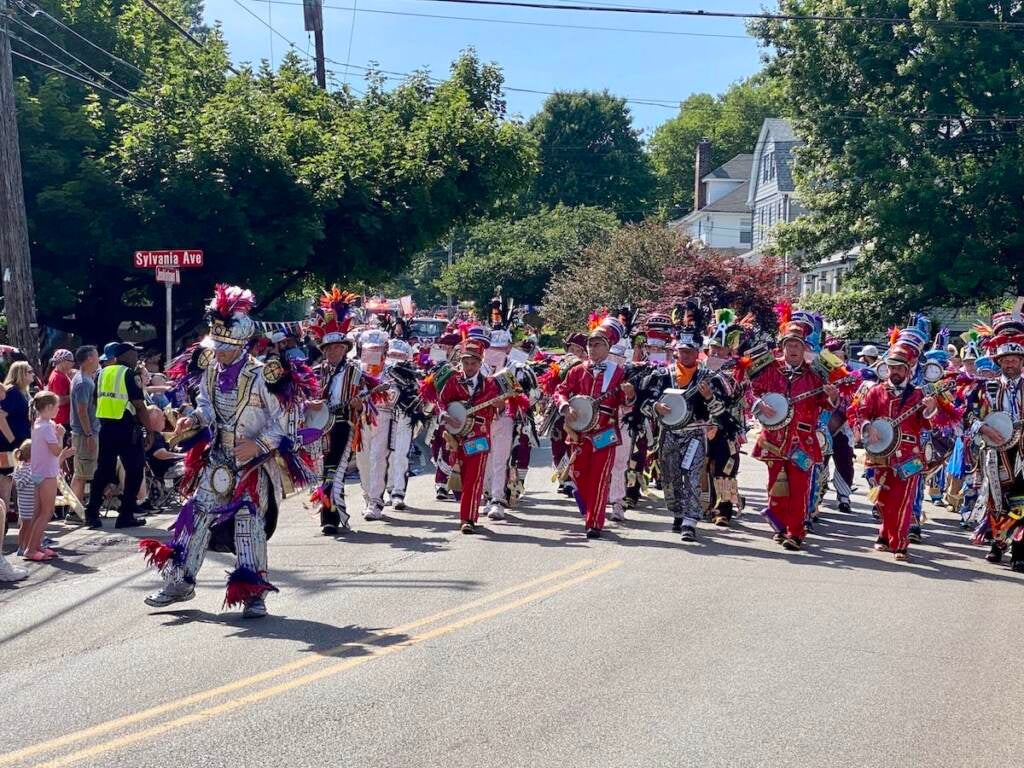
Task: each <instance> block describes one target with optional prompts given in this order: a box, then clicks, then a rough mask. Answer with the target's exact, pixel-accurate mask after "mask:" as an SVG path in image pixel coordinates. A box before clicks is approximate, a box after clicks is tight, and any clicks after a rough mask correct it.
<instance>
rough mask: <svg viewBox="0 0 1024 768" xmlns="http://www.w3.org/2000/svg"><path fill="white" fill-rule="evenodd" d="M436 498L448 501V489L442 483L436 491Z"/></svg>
mask: <svg viewBox="0 0 1024 768" xmlns="http://www.w3.org/2000/svg"><path fill="white" fill-rule="evenodd" d="M434 498H435V499H437V500H438V501H447V500H448V489H447V488H445V487H443V486H440V485H439V486H437V490H436V492H435V493H434Z"/></svg>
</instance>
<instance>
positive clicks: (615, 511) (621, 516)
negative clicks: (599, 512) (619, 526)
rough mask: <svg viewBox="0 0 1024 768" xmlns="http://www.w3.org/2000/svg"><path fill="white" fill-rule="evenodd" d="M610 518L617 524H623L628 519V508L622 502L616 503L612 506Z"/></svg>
mask: <svg viewBox="0 0 1024 768" xmlns="http://www.w3.org/2000/svg"><path fill="white" fill-rule="evenodd" d="M608 517H610V518H611V519H612V520H614V521H615V522H617V523H621V522H623V521H624V520H625V519H626V508H625V507H624V506H623V504H622V502H621V501H616V502H615V503H614V504H612V511H611V514H609V515H608Z"/></svg>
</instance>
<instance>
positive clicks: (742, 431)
mask: <svg viewBox="0 0 1024 768" xmlns="http://www.w3.org/2000/svg"><path fill="white" fill-rule="evenodd" d="M752 332H753V318H752V317H745V318H743V320H741V321H739V322H737V321H736V313H735V312H733V311H732V310H731V309H719V310H716V311H715V313H714V323H713V325H712V326H710V327H709V335H708V340H707V360H706V363H705V364H706V366H707V368H708V370H710V371H711V372H712V373H717V372H718V371H723V372H725V373H726V375H722V376H716V377H714V378H713V379H712V380H711V383H712V386H713V387H714V390H715V396H716V397H717V399H718V400H719V401H721V403H722V405H723V406H724V410H723V412H722V413H721V414H719V415H718V417H717V418H716V421H717V425H718V428H717V429H716V430H715V431H714V434H713V435H712V436H711V437H710V439H709V440H708V471H709V473H710V475H711V503H710V511H711V522H713V523H714V524H715V525H717V526H718V527H720V528H726V527H728V526H729V525H730V523H731V522H732V519H733V517H734V516H735V515H736V513H737V511H738V510H739V508H740V506H741V504H740V502H741V499H740V494H739V484H738V482H737V477H738V476H739V471H740V457H741V453H740V449H741V448H742V446H743V443H744V442H745V441H746V436H747V426H746V413H745V411H746V404H745V402H744V399H743V392H744V388H745V387H747V386H748V385H749V383H748V382H747V381H745V378H744V370H743V368H742V367H740V366H739V365H737V355H738V354H739V351H740V348H741V345H743V344H744V340H745V338H747V337H749V336H750V335H751V334H752Z"/></svg>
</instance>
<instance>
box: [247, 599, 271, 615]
mask: <svg viewBox="0 0 1024 768" xmlns="http://www.w3.org/2000/svg"><path fill="white" fill-rule="evenodd" d="M266 615H267V604H266V602H264V600H263V598H262V597H254V598H253V599H252V600H250V601H249V602H248V603H246V604H245V610H244V611H242V618H243V619H262V618H263V617H264V616H266Z"/></svg>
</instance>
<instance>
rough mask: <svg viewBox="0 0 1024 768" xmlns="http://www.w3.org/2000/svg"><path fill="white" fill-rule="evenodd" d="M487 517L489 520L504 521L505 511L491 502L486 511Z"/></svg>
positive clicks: (496, 503) (499, 505)
mask: <svg viewBox="0 0 1024 768" xmlns="http://www.w3.org/2000/svg"><path fill="white" fill-rule="evenodd" d="M487 517H489V518H490V519H491V520H504V519H505V510H503V509H502V508H501V504H499V503H498V502H496V501H492V502H491V506H490V507H488V509H487Z"/></svg>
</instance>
